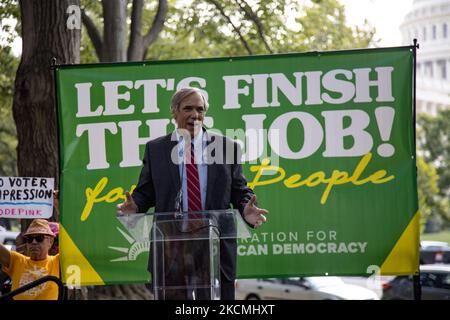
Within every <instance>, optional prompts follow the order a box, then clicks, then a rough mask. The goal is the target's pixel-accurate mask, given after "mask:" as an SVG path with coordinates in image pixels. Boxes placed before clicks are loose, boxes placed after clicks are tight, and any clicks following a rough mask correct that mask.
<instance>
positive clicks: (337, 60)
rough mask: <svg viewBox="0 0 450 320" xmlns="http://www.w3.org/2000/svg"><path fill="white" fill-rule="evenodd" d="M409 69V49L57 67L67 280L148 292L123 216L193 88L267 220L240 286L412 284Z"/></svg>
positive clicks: (247, 247) (141, 248) (415, 235)
mask: <svg viewBox="0 0 450 320" xmlns="http://www.w3.org/2000/svg"><path fill="white" fill-rule="evenodd" d="M413 63H414V61H413V52H412V48H411V47H401V48H386V49H367V50H354V51H337V52H314V53H305V54H285V55H270V56H254V57H233V58H215V59H200V60H176V61H155V62H139V63H119V64H93V65H73V66H59V67H57V68H56V71H55V74H56V82H57V97H58V109H59V127H60V145H61V148H60V158H61V181H60V197H61V199H60V209H61V217H60V218H61V236H60V237H61V239H60V242H61V254H62V256H61V260H62V270H63V279H64V281H65V282H67V283H68V284H72V283H80V284H82V285H97V284H114V283H136V282H144V281H147V280H148V279H149V274H148V272H147V271H146V269H147V259H148V250H149V243H144V242H139V241H136V240H135V239H134V238H133V237H132V236H131V235H130V234H128V233H127V231H126V230H124V228H123V226H121V224H120V223H119V222H118V220H117V219H116V217H115V214H116V209H115V206H116V205H117V204H118V203H120V202H122V201H123V200H124V198H125V197H124V192H125V191H126V190H132V189H133V188H134V186H135V184H136V183H137V181H138V177H139V173H140V170H141V167H142V161H141V159H142V157H143V153H144V147H145V143H146V142H147V141H149V140H151V139H154V138H157V137H160V136H163V135H165V134H168V133H171V132H172V131H173V130H174V129H175V125H174V122H173V121H172V117H171V113H170V98H171V96H172V95H173V93H174V92H175V91H176V90H177V89H178V88H181V87H185V86H195V87H198V88H201V89H202V90H204V91H205V92H206V93H207V95H208V101H209V104H210V107H209V110H208V112H207V114H206V119H205V123H204V124H205V126H206V127H207V128H209V129H211V130H215V131H219V132H221V133H222V134H224V135H227V136H229V137H230V138H233V139H235V140H237V141H240V144H241V145H242V147H243V151H244V155H243V168H244V174H245V176H246V178H247V180H248V184H249V186H250V187H252V188H253V189H254V192H255V193H256V194H257V197H258V203H259V206H260V207H262V208H265V209H267V210H269V214H268V216H267V218H268V222H267V223H266V224H264V225H263V227H261V228H260V229H257V230H253V231H252V238H250V239H246V240H240V241H238V276H239V277H241V278H251V277H287V276H299V275H366V276H367V275H370V274H372V273H373V272H374V271H379V272H380V273H381V274H392V275H394V274H414V273H415V272H416V271H417V270H418V262H419V257H418V248H419V216H418V206H417V189H416V173H415V170H416V169H415V168H416V167H415V142H414V137H413V130H414V126H413V107H412V104H413V101H412V96H413V88H412V83H413V81H412V79H413Z"/></svg>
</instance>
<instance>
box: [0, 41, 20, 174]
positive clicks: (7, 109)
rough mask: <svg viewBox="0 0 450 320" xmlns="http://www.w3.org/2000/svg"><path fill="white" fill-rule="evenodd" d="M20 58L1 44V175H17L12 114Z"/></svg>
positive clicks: (15, 138) (14, 127) (15, 143)
mask: <svg viewBox="0 0 450 320" xmlns="http://www.w3.org/2000/svg"><path fill="white" fill-rule="evenodd" d="M17 66H18V59H17V58H16V57H14V56H13V55H12V53H11V49H10V47H8V46H0V119H1V121H0V176H16V175H17V166H16V163H17V155H16V147H17V137H16V126H15V123H14V119H13V116H12V101H13V92H14V75H15V73H16V70H17Z"/></svg>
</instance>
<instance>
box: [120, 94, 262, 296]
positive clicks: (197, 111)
mask: <svg viewBox="0 0 450 320" xmlns="http://www.w3.org/2000/svg"><path fill="white" fill-rule="evenodd" d="M207 109H208V103H207V99H206V98H205V96H204V94H203V92H202V91H201V90H199V89H197V88H183V89H181V90H178V91H177V92H176V93H175V94H174V95H173V97H172V101H171V111H172V115H173V118H174V119H175V121H176V123H177V130H176V131H174V132H173V133H172V134H169V135H166V136H164V137H161V138H158V139H155V140H152V141H150V142H148V143H147V145H146V148H145V155H144V160H143V165H144V166H143V168H142V171H141V174H140V176H139V182H138V184H137V186H136V189H135V190H134V191H133V194H132V195H130V194H129V193H128V192H127V193H126V201H125V202H124V203H122V204H119V205H118V206H117V209H118V212H119V213H135V212H147V210H148V209H149V208H151V207H155V212H175V211H177V209H178V208H177V206H178V205H179V204H180V203H181V204H180V205H182V211H184V212H186V211H200V210H220V209H228V208H230V207H231V205H232V206H233V208H234V209H237V210H239V213H240V214H241V215H242V217H243V218H244V220H245V221H246V222H247V224H249V225H250V226H252V227H254V228H258V227H260V226H261V225H262V224H263V223H264V222H265V221H266V217H265V214H266V213H267V211H266V210H264V209H260V208H258V207H257V206H256V196H255V195H254V194H253V191H252V190H251V189H250V188H248V187H247V181H246V179H245V177H244V176H243V174H242V166H241V164H240V160H241V152H240V148H239V146H238V144H237V143H236V142H234V141H232V140H230V139H228V138H226V137H224V136H221V135H218V134H212V133H209V132H207V131H206V130H205V129H204V128H203V120H204V117H205V113H206V111H207ZM210 147H211V148H210ZM188 150H189V151H188ZM189 153H190V155H191V159H193V161H194V165H191V163H189ZM180 157H181V158H183V159H184V160H187V161H181V162H180ZM193 171H194V174H195V176H196V178H195V179H196V180H195V182H196V184H195V186H194V187H193V186H192V182H191V180H190V176H192V175H193V173H192V172H193ZM180 190H182V193H181V194H182V200H181V201H179V199H178V197H177V196H179V191H180ZM192 190H196V192H194V191H192ZM219 228H220V226H219ZM236 248H237V244H236V240H231V239H226V240H221V241H220V273H221V298H222V299H227V300H233V299H234V281H235V278H236ZM150 271H151V270H150Z"/></svg>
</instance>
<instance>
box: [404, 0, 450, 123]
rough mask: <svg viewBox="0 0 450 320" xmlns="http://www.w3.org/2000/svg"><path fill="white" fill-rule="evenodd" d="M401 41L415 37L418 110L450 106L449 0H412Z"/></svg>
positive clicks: (431, 111)
mask: <svg viewBox="0 0 450 320" xmlns="http://www.w3.org/2000/svg"><path fill="white" fill-rule="evenodd" d="M400 31H401V34H402V43H403V45H411V44H412V43H413V39H414V38H416V39H417V40H418V43H419V45H420V48H419V49H418V50H417V77H416V79H417V91H416V93H417V99H416V107H417V112H424V113H427V114H430V115H436V114H437V111H438V110H439V109H443V108H450V0H414V2H413V5H412V7H411V10H410V11H409V12H408V14H407V15H406V16H405V18H404V21H403V23H402V24H401V26H400Z"/></svg>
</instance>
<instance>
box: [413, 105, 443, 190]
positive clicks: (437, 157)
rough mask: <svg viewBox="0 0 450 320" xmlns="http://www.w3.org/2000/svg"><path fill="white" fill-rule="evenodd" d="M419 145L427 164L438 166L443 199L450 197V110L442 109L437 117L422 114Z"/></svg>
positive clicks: (419, 117) (419, 122)
mask: <svg viewBox="0 0 450 320" xmlns="http://www.w3.org/2000/svg"><path fill="white" fill-rule="evenodd" d="M417 121H418V124H419V126H420V128H421V131H420V134H419V140H418V142H419V145H420V147H421V149H422V150H424V157H425V159H426V161H427V162H429V163H433V165H435V166H436V170H437V173H438V175H439V182H438V186H439V189H440V194H441V196H442V197H450V139H449V132H450V109H442V110H440V111H439V112H438V114H437V116H436V117H431V116H429V115H426V114H420V115H419V116H418V118H417Z"/></svg>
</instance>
